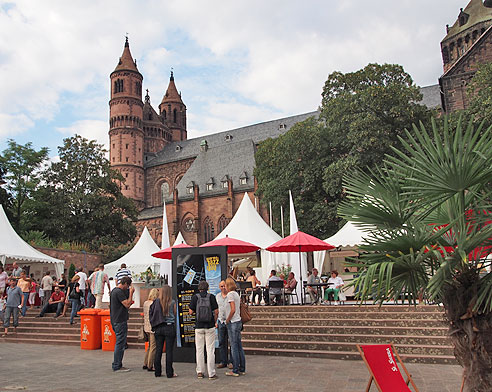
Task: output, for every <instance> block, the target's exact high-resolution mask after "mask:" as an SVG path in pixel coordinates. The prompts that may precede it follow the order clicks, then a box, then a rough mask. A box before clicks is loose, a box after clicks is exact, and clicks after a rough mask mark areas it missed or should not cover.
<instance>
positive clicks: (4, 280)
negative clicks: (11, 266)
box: [0, 265, 9, 298]
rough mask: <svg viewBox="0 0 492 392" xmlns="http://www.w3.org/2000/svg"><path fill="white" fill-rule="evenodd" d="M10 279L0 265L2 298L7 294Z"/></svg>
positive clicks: (0, 293)
mask: <svg viewBox="0 0 492 392" xmlns="http://www.w3.org/2000/svg"><path fill="white" fill-rule="evenodd" d="M8 279H9V276H8V275H7V273H6V272H5V269H4V268H3V267H2V266H1V265H0V298H1V297H3V295H4V294H5V289H6V288H7V281H8Z"/></svg>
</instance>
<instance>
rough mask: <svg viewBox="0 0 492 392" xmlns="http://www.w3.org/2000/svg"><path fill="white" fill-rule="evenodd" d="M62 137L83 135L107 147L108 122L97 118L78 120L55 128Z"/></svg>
mask: <svg viewBox="0 0 492 392" xmlns="http://www.w3.org/2000/svg"><path fill="white" fill-rule="evenodd" d="M56 130H57V131H58V132H60V133H61V134H62V135H63V137H70V136H73V135H75V134H77V135H80V136H83V137H85V138H86V139H89V140H96V141H97V142H98V143H99V144H102V145H104V147H105V148H106V150H107V149H108V142H109V140H108V123H107V122H106V121H98V120H80V121H76V122H74V123H73V124H71V125H70V126H68V127H58V128H56Z"/></svg>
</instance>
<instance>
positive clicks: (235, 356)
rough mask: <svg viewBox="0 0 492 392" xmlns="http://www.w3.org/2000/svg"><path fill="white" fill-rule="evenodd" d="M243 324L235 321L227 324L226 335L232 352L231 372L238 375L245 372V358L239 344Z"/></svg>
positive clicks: (241, 345)
mask: <svg viewBox="0 0 492 392" xmlns="http://www.w3.org/2000/svg"><path fill="white" fill-rule="evenodd" d="M242 326H243V323H242V322H241V321H236V322H235V323H229V324H227V334H228V335H229V343H230V345H231V352H232V371H233V372H234V373H240V372H245V371H246V357H245V356H244V350H243V344H242V343H241V328H242Z"/></svg>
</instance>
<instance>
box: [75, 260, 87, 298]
mask: <svg viewBox="0 0 492 392" xmlns="http://www.w3.org/2000/svg"><path fill="white" fill-rule="evenodd" d="M75 275H78V276H79V278H80V279H79V288H80V291H81V292H82V296H81V297H80V302H81V303H82V306H86V302H85V291H86V288H87V274H86V273H85V272H84V269H83V268H82V267H80V268H79V269H77V273H76V274H75Z"/></svg>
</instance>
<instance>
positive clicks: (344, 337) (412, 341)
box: [241, 332, 451, 346]
mask: <svg viewBox="0 0 492 392" xmlns="http://www.w3.org/2000/svg"><path fill="white" fill-rule="evenodd" d="M241 336H242V337H243V338H244V339H246V340H264V339H265V340H269V341H280V342H295V341H314V342H344V343H349V342H350V343H356V344H362V343H364V344H385V343H387V342H392V343H394V344H406V345H429V346H450V345H451V341H450V339H449V338H448V337H447V336H429V337H427V336H412V335H406V336H395V335H372V334H365V335H364V334H332V333H330V334H328V333H319V334H316V335H313V334H306V333H303V334H299V333H281V334H279V333H276V332H243V333H242V334H241Z"/></svg>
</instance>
